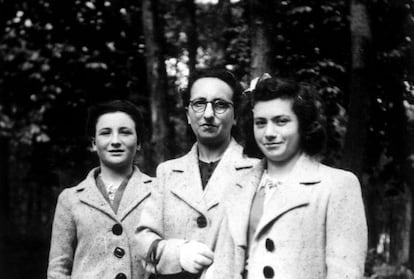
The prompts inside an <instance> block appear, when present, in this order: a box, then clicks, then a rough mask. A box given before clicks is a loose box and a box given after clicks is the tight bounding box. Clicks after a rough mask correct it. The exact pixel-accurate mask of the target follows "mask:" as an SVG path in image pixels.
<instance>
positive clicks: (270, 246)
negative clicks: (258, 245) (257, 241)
mask: <svg viewBox="0 0 414 279" xmlns="http://www.w3.org/2000/svg"><path fill="white" fill-rule="evenodd" d="M265 246H266V250H267V251H269V252H273V251H274V250H275V243H274V242H273V240H271V239H270V238H266V242H265Z"/></svg>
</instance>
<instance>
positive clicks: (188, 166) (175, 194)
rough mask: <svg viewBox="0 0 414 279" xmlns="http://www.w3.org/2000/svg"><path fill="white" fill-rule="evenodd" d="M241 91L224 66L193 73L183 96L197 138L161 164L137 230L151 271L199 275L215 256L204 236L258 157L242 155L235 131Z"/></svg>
mask: <svg viewBox="0 0 414 279" xmlns="http://www.w3.org/2000/svg"><path fill="white" fill-rule="evenodd" d="M241 91H242V88H241V86H240V84H239V83H238V82H237V80H236V79H235V78H234V76H233V75H232V74H231V73H230V72H228V71H225V70H207V71H203V72H200V73H197V74H196V75H195V76H193V77H191V78H190V82H189V86H188V90H186V91H185V92H184V94H183V102H184V105H185V107H186V114H187V120H188V124H190V126H191V128H192V130H193V132H194V135H195V137H196V139H197V141H196V143H195V144H194V145H193V147H192V148H191V150H190V151H189V152H188V153H187V154H186V155H184V156H183V157H180V158H177V159H174V160H170V161H167V162H164V163H162V164H160V165H159V167H158V169H157V181H158V183H157V184H158V186H159V191H157V193H154V195H153V196H151V199H150V203H148V205H147V206H146V207H145V209H144V211H143V214H142V215H141V219H140V223H139V227H138V229H137V234H136V239H137V242H138V244H139V245H138V246H139V247H140V251H139V253H140V255H141V257H142V259H144V260H145V259H146V262H147V268H148V269H149V270H150V271H152V272H153V273H156V274H159V275H160V274H161V275H163V276H170V278H176V279H179V278H198V277H199V274H200V272H201V271H202V270H203V269H204V268H206V267H207V266H209V265H210V264H211V263H212V262H213V260H214V259H213V252H212V251H211V250H210V249H209V247H207V245H206V244H205V242H206V240H207V239H208V238H209V235H208V232H209V229H210V227H211V226H212V224H213V223H214V221H215V220H216V218H217V217H218V215H217V213H218V212H219V210H218V208H219V206H220V204H221V202H222V200H223V199H225V198H226V196H225V192H226V189H227V187H228V186H229V185H231V181H232V180H233V179H234V178H235V177H237V176H238V175H241V174H243V173H245V172H246V171H247V170H248V169H249V168H252V166H253V163H255V162H257V160H254V159H249V158H246V157H244V156H243V155H242V147H241V146H240V145H239V144H238V143H237V142H236V141H235V139H234V138H233V137H232V130H233V126H234V124H235V122H236V113H237V108H238V105H239V102H240V95H241Z"/></svg>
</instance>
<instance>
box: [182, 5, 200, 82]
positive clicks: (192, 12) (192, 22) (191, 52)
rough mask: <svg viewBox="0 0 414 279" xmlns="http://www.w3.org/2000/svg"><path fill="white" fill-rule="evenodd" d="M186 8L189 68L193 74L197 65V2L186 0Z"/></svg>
mask: <svg viewBox="0 0 414 279" xmlns="http://www.w3.org/2000/svg"><path fill="white" fill-rule="evenodd" d="M185 3H186V9H187V14H188V21H187V49H188V69H189V74H190V75H192V74H193V73H194V71H195V69H196V65H197V47H198V38H197V20H196V4H195V3H194V0H186V2H185Z"/></svg>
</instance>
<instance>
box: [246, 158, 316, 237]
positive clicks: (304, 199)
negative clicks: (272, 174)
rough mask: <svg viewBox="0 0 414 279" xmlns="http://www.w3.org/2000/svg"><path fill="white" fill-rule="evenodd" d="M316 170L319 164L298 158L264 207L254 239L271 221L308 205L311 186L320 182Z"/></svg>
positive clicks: (308, 159)
mask: <svg viewBox="0 0 414 279" xmlns="http://www.w3.org/2000/svg"><path fill="white" fill-rule="evenodd" d="M318 168H319V164H318V163H317V162H315V161H312V160H311V159H310V158H309V157H308V156H306V155H302V156H301V157H300V158H299V160H298V162H297V163H296V165H295V167H294V169H293V170H292V173H291V175H290V176H289V177H290V179H289V180H288V181H286V185H284V187H281V189H280V190H277V191H276V192H274V194H273V195H272V196H271V197H270V199H269V201H268V202H267V204H266V205H265V208H264V212H263V216H262V218H261V219H260V222H259V224H258V226H257V229H256V232H255V235H254V237H253V238H254V239H256V238H257V237H258V236H259V235H260V234H261V232H262V231H263V230H264V229H265V228H266V226H267V225H268V224H269V223H271V222H272V221H273V220H275V219H277V218H278V217H280V216H281V215H283V214H284V213H286V212H288V211H290V210H292V209H294V208H297V207H300V206H305V205H307V204H309V202H310V198H311V194H312V191H313V189H314V187H312V186H313V185H314V184H316V183H319V182H320V181H321V179H320V175H319V172H318Z"/></svg>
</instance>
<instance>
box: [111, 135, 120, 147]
mask: <svg viewBox="0 0 414 279" xmlns="http://www.w3.org/2000/svg"><path fill="white" fill-rule="evenodd" d="M111 145H112V146H114V147H118V146H120V145H121V142H120V141H119V135H118V134H117V133H115V134H113V136H112V137H111Z"/></svg>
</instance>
